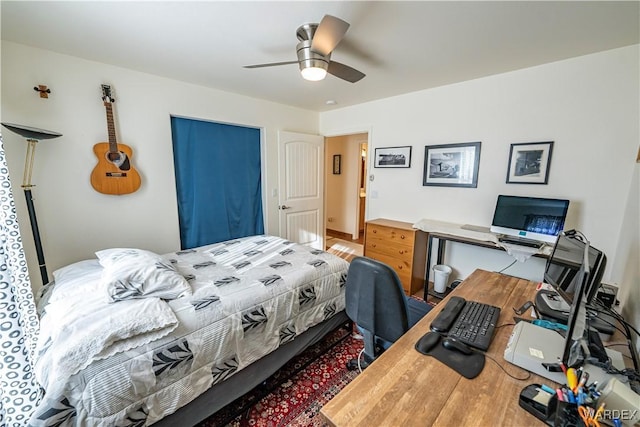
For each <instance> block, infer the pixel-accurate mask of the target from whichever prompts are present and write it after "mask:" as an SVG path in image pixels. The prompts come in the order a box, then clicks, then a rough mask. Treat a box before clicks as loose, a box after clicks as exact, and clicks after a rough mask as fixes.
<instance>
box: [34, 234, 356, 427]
mask: <svg viewBox="0 0 640 427" xmlns="http://www.w3.org/2000/svg"><path fill="white" fill-rule="evenodd" d="M161 258H162V260H163V261H164V262H165V263H166V264H167V265H170V266H172V267H173V268H174V269H175V271H176V272H177V273H179V274H180V276H182V277H184V278H185V279H186V280H187V282H188V285H189V292H187V293H186V294H185V293H184V292H182V293H181V296H180V297H178V298H175V299H171V300H168V301H167V300H163V299H161V298H153V297H150V298H140V299H132V300H127V301H119V300H118V301H116V302H114V301H113V300H111V301H109V299H108V295H107V294H108V292H106V291H105V289H104V281H105V280H104V276H105V268H104V267H103V265H102V264H101V263H100V262H98V260H97V259H96V260H86V261H82V262H79V263H76V264H74V265H72V266H69V267H66V268H65V269H64V271H62V272H60V273H59V274H55V272H54V279H55V281H54V282H53V283H51V284H50V285H47V286H46V287H45V288H46V289H45V290H44V292H43V297H42V299H41V301H40V302H39V304H38V305H39V310H41V313H42V325H43V326H42V331H41V336H40V338H39V345H38V349H39V356H38V358H37V360H36V375H37V376H38V381H39V382H40V384H42V385H43V387H44V388H45V395H44V397H43V399H42V401H41V403H40V404H39V405H38V407H37V408H36V411H35V413H34V414H33V416H32V418H31V420H30V424H31V425H34V426H67V425H68V426H86V425H91V426H133V425H136V426H143V425H149V424H152V423H154V422H156V421H158V420H160V419H162V418H163V417H165V416H167V415H168V414H171V413H173V412H175V411H176V410H177V409H179V408H181V407H182V406H184V405H186V404H187V403H189V402H190V401H192V400H193V399H195V398H196V397H197V396H199V395H200V394H202V393H203V392H205V391H206V390H208V389H209V388H211V387H212V386H214V385H216V384H220V383H222V382H224V381H225V380H226V379H227V378H230V377H232V376H233V375H234V374H235V373H237V372H239V371H241V370H243V369H244V368H245V367H247V366H249V365H251V364H252V363H254V362H256V361H258V360H259V359H260V358H262V357H264V356H265V355H267V354H270V353H271V352H273V351H274V350H275V349H277V348H279V347H280V346H282V345H284V344H286V343H288V342H290V341H292V340H294V339H295V338H296V336H298V335H300V334H301V333H303V332H304V331H306V330H307V329H309V328H310V327H312V326H314V325H317V324H320V323H322V322H323V321H325V320H326V319H329V318H331V317H332V316H334V315H335V314H336V313H338V312H341V311H342V310H344V304H345V302H344V285H345V282H346V273H347V269H348V263H347V262H346V261H344V260H342V259H341V258H338V257H336V256H334V255H332V254H329V253H327V252H325V251H321V250H316V249H313V248H309V247H307V246H303V245H298V244H295V243H292V242H290V241H287V240H284V239H282V238H279V237H275V236H266V235H262V236H251V237H246V238H242V239H236V240H232V241H227V242H222V243H217V244H213V245H208V246H203V247H200V248H195V249H190V250H184V251H178V252H174V253H169V254H165V255H162V256H161ZM101 261H102V260H101ZM161 264H162V263H161ZM63 273H64V274H63ZM143 303H144V304H143ZM92 304H95V306H94V305H92ZM165 305H166V306H165ZM129 306H130V307H129ZM60 307H75V308H77V310H79V312H81V313H82V310H85V311H86V312H87V314H85V313H83V314H82V316H75V317H74V316H73V315H70V314H68V313H67V312H65V311H64V310H61V309H60ZM95 307H97V308H95ZM110 310H115V311H114V313H118V316H119V319H124V318H126V317H127V316H130V317H131V318H132V319H134V320H135V322H134V323H144V322H143V320H144V321H145V322H146V320H145V318H146V317H149V319H147V320H149V321H151V322H155V323H153V326H151V329H152V330H147V331H145V330H142V332H140V333H136V335H135V336H133V337H131V338H132V339H134V340H137V339H141V341H140V343H141V344H140V345H137V346H131V345H128V344H127V345H124V344H123V345H121V346H120V347H117V346H116V347H117V348H118V350H117V351H113V352H112V353H113V354H112V353H110V349H111V348H112V347H113V346H114V345H115V343H113V342H110V341H113V340H104V341H109V342H107V343H106V344H105V345H104V348H102V347H98V348H96V350H95V351H92V352H89V353H90V354H88V355H84V354H81V355H80V358H82V357H83V356H85V357H86V359H87V360H79V361H77V362H76V364H74V365H73V368H70V367H68V366H67V363H66V362H67V360H68V359H69V358H68V357H67V356H66V355H67V353H69V354H72V356H73V357H77V356H78V354H76V353H77V352H71V351H70V350H69V348H70V347H71V346H70V345H69V344H68V341H72V338H69V336H72V337H79V336H83V335H84V336H89V337H90V338H91V346H93V345H94V343H93V341H94V339H93V337H94V336H96V335H100V336H102V335H103V334H96V333H94V332H93V330H91V328H92V327H96V328H97V327H98V325H99V324H101V323H106V324H111V323H113V324H117V323H118V322H117V321H116V319H114V318H113V317H110V315H109V314H108V313H109V312H110ZM156 311H157V313H160V314H156ZM56 312H60V313H64V314H63V315H61V316H60V318H62V319H69V320H70V321H69V322H68V323H69V324H58V323H65V322H58V321H56V322H52V323H56V324H55V325H50V324H47V322H48V320H51V319H57V318H56V317H55V314H56ZM105 313H107V314H106V315H105ZM147 313H148V314H147ZM171 315H173V316H175V319H172V317H171ZM92 316H93V317H92ZM164 317H166V319H164ZM87 319H95V320H92V321H91V322H88V321H87ZM105 319H109V321H105ZM158 319H161V320H158ZM160 321H161V322H162V323H159V322H160ZM127 322H128V321H127ZM144 324H146V323H144ZM87 328H89V329H87ZM87 330H88V332H87ZM69 331H72V333H69ZM65 332H66V333H67V336H66V338H65V339H64V340H63V339H61V338H60V337H63V336H65V335H64V334H65ZM145 334H156V335H157V336H156V337H155V338H154V339H152V340H150V339H146V335H145ZM107 335H109V334H107ZM56 341H59V342H56ZM100 341H102V340H100ZM118 344H121V343H118ZM77 345H78V346H84V345H85V343H84V342H83V341H81V342H80V344H77ZM91 346H90V348H93V347H91ZM56 347H57V348H56ZM83 348H84V347H83ZM65 351H66V352H67V353H65ZM57 353H59V354H63V355H64V357H58V358H56V357H54V356H53V355H55V354H57ZM59 359H61V361H58V360H59ZM61 372H63V373H66V374H63V375H61V374H60V373H61Z"/></svg>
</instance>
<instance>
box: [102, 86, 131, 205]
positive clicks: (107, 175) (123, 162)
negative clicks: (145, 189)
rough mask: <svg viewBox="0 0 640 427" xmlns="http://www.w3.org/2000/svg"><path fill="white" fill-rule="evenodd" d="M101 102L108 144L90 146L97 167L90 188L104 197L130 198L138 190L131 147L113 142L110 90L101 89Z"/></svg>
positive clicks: (113, 127) (114, 131)
mask: <svg viewBox="0 0 640 427" xmlns="http://www.w3.org/2000/svg"><path fill="white" fill-rule="evenodd" d="M102 100H103V101H104V106H105V108H106V112H107V131H108V133H109V142H99V143H97V144H96V145H94V146H93V152H94V153H95V155H96V157H97V158H98V164H97V165H96V166H95V168H93V172H91V185H92V186H93V188H94V189H95V190H96V191H97V192H99V193H103V194H115V195H119V194H129V193H133V192H134V191H137V190H138V188H140V183H141V179H140V174H139V173H138V171H137V170H135V168H134V167H133V165H132V164H131V157H133V151H132V150H131V147H129V146H127V145H124V144H119V143H118V142H116V126H115V124H114V120H113V105H112V104H113V101H114V99H113V97H112V96H111V86H108V85H102Z"/></svg>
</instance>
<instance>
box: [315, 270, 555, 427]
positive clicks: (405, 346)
mask: <svg viewBox="0 0 640 427" xmlns="http://www.w3.org/2000/svg"><path fill="white" fill-rule="evenodd" d="M535 285H536V284H535V283H534V282H531V281H528V280H524V279H519V278H516V277H511V276H506V275H503V274H499V273H491V272H488V271H484V270H476V271H475V272H473V273H472V274H471V275H470V276H469V277H468V278H467V279H466V280H465V281H464V282H462V283H461V284H460V285H459V286H458V287H457V288H456V289H455V290H454V291H453V292H452V293H451V294H450V295H459V296H461V297H463V298H465V299H468V300H475V301H479V302H483V303H487V304H492V305H495V306H498V307H501V308H502V310H501V313H500V319H499V321H498V326H500V325H503V324H507V323H509V324H512V323H514V321H513V316H514V313H513V310H512V307H516V308H518V307H520V306H522V304H524V303H525V302H526V301H528V300H531V299H532V298H533V296H534V294H535ZM449 298H450V296H448V297H447V298H445V299H444V300H443V303H442V304H438V305H437V306H436V307H435V308H434V309H433V310H431V312H429V314H428V315H427V316H425V317H424V318H423V319H422V320H421V321H420V322H418V324H417V325H416V326H414V327H413V328H411V330H410V331H409V332H407V333H406V334H405V335H404V336H402V338H400V339H399V340H398V341H397V342H396V343H395V344H394V345H392V346H391V348H389V349H388V350H387V351H385V352H384V353H383V354H382V355H381V356H380V357H379V358H378V359H376V361H375V362H373V364H371V365H370V366H369V367H368V368H367V369H365V370H364V371H363V373H361V374H360V375H358V377H357V378H356V379H355V380H353V381H352V382H351V383H350V384H348V385H347V386H346V387H345V388H344V389H343V390H342V391H341V392H340V393H338V395H337V396H335V397H334V398H333V399H332V400H331V401H330V402H329V403H327V404H326V405H325V406H324V407H323V408H322V409H321V411H320V412H321V414H322V415H323V416H324V417H325V419H326V421H327V422H328V423H329V424H330V425H333V426H349V427H351V426H363V427H364V426H366V427H369V426H402V427H406V426H431V425H436V426H437V425H441V426H498V425H506V426H529V425H533V426H536V425H542V423H541V422H540V421H539V420H538V419H537V418H535V417H534V416H533V415H531V414H529V413H528V412H526V411H525V410H524V409H522V408H520V406H519V405H518V397H519V395H520V391H521V390H522V389H523V388H524V387H525V386H526V385H527V384H531V383H545V384H549V385H551V386H552V387H554V386H555V385H554V384H553V383H551V382H550V381H549V380H546V379H543V378H541V377H539V376H537V375H533V374H532V375H531V377H530V378H529V379H527V380H526V381H518V380H516V379H513V378H510V377H509V376H507V375H506V374H505V373H504V372H503V371H502V370H501V369H500V368H499V367H498V366H497V365H496V363H495V362H493V361H492V360H491V359H489V358H488V357H487V359H486V363H485V367H484V369H483V371H482V372H481V373H480V375H479V376H477V377H476V378H474V379H472V380H468V379H466V378H464V377H463V376H461V375H460V374H458V373H457V372H455V371H454V370H452V369H450V368H449V367H447V366H445V365H444V364H442V363H441V362H439V361H438V360H436V359H435V358H433V357H430V356H425V355H422V354H420V353H418V351H416V350H415V348H414V345H415V343H416V341H418V339H420V337H422V336H423V335H424V334H425V333H427V332H429V325H430V324H431V321H432V320H433V319H434V318H435V317H436V315H437V314H438V313H439V312H440V311H441V310H442V308H443V307H444V305H445V304H446V302H447V301H448V299H449ZM512 329H513V327H512V326H504V327H499V328H497V329H496V331H495V334H494V336H493V341H492V343H491V346H490V347H489V350H488V352H487V353H486V354H487V355H488V356H490V357H492V358H493V359H495V360H496V361H497V363H498V364H500V366H502V367H504V369H506V370H507V371H508V372H509V373H511V374H512V375H514V376H516V377H518V378H523V377H526V375H527V371H524V370H522V369H520V368H518V367H516V366H514V365H511V364H510V363H508V362H507V361H505V360H504V358H503V355H502V354H503V352H504V348H505V346H506V344H507V341H508V340H509V336H510V335H511V331H512Z"/></svg>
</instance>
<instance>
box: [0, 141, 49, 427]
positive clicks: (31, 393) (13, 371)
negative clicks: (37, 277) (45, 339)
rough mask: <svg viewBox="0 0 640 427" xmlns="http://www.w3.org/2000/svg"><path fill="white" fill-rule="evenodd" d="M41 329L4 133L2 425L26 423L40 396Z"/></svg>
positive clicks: (0, 168)
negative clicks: (37, 358)
mask: <svg viewBox="0 0 640 427" xmlns="http://www.w3.org/2000/svg"><path fill="white" fill-rule="evenodd" d="M38 329H39V322H38V315H37V313H36V307H35V302H34V299H33V293H32V291H31V283H30V281H29V273H28V271H27V260H26V258H25V255H24V250H23V248H22V238H21V237H20V230H19V229H18V221H17V217H16V207H15V203H14V198H13V193H12V191H11V182H10V181H9V170H8V168H7V162H6V159H5V153H4V145H3V144H2V135H0V426H7V427H17V426H25V425H27V422H28V421H29V417H30V416H31V413H32V412H33V410H34V409H35V406H36V404H37V403H38V401H39V400H40V397H41V395H40V387H39V385H38V383H37V382H36V379H35V377H34V373H33V367H32V361H33V360H34V352H35V345H36V338H37V334H38Z"/></svg>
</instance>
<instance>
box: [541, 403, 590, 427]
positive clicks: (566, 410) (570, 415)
mask: <svg viewBox="0 0 640 427" xmlns="http://www.w3.org/2000/svg"><path fill="white" fill-rule="evenodd" d="M552 400H555V407H556V418H555V422H554V424H553V425H554V427H574V426H575V427H584V422H583V421H582V418H580V415H579V414H578V405H577V404H576V403H570V402H562V401H559V400H558V398H557V397H554V398H553V399H552ZM549 406H551V403H550V404H549Z"/></svg>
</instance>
